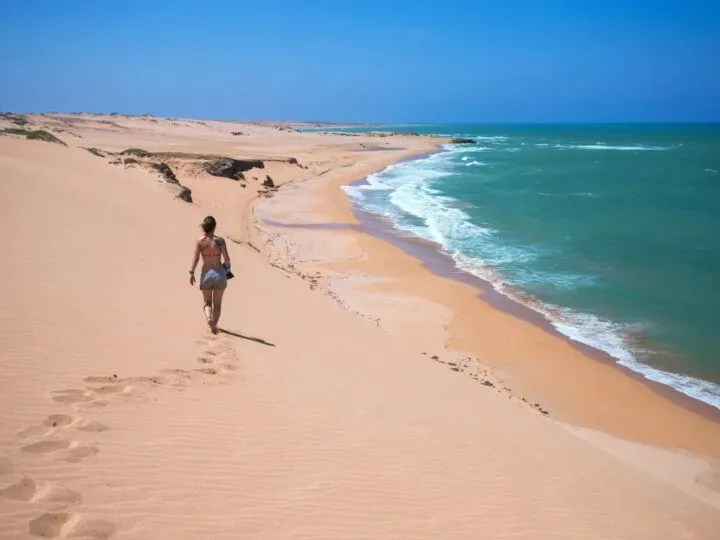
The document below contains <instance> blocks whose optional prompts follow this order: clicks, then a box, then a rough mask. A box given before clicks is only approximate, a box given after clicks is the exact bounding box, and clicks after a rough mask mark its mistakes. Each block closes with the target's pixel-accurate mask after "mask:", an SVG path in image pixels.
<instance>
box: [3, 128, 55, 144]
mask: <svg viewBox="0 0 720 540" xmlns="http://www.w3.org/2000/svg"><path fill="white" fill-rule="evenodd" d="M2 133H7V134H8V135H22V136H25V138H26V139H29V140H31V141H33V140H34V141H45V142H51V143H56V144H62V145H63V146H67V144H65V143H64V142H63V141H62V140H60V139H58V138H57V137H56V136H55V135H53V134H52V133H49V132H47V131H45V130H44V129H37V130H34V131H28V130H27V129H22V128H5V129H4V130H2Z"/></svg>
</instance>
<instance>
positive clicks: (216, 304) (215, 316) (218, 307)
mask: <svg viewBox="0 0 720 540" xmlns="http://www.w3.org/2000/svg"><path fill="white" fill-rule="evenodd" d="M224 292H225V289H213V290H212V305H213V308H212V325H211V328H213V331H217V325H218V321H219V320H220V312H221V311H222V298H223V293H224Z"/></svg>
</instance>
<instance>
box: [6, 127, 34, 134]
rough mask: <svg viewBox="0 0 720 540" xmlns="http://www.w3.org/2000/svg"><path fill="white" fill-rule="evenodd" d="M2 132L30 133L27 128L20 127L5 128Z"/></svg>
mask: <svg viewBox="0 0 720 540" xmlns="http://www.w3.org/2000/svg"><path fill="white" fill-rule="evenodd" d="M2 132H3V133H7V134H8V135H27V134H28V133H30V132H29V131H28V130H27V129H20V128H5V129H3V131H2Z"/></svg>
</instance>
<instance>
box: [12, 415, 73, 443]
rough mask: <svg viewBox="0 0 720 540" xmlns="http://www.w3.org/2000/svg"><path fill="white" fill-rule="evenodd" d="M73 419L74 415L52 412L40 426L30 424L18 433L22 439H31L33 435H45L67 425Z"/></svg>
mask: <svg viewBox="0 0 720 540" xmlns="http://www.w3.org/2000/svg"><path fill="white" fill-rule="evenodd" d="M72 421H73V418H72V416H70V415H68V414H51V415H50V416H48V417H47V418H46V419H45V421H43V423H42V424H41V425H39V426H30V427H28V428H25V429H23V430H22V431H21V432H20V433H18V437H20V438H21V439H29V438H32V437H44V436H45V435H48V434H49V433H50V432H52V430H53V429H55V428H57V427H65V426H67V425H69V424H71V423H72Z"/></svg>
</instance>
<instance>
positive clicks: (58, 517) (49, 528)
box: [28, 512, 116, 538]
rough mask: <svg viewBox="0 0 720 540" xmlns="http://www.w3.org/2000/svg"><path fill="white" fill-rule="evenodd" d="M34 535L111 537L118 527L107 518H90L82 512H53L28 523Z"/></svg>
mask: <svg viewBox="0 0 720 540" xmlns="http://www.w3.org/2000/svg"><path fill="white" fill-rule="evenodd" d="M28 526H29V532H30V534H31V535H33V536H42V537H53V538H56V537H63V538H66V537H71V538H76V537H82V538H110V537H111V536H112V535H113V534H114V533H115V530H116V527H115V525H114V524H113V523H111V522H110V521H107V520H105V519H98V518H90V517H87V516H84V515H82V514H70V513H67V512H52V513H47V514H43V515H41V516H39V517H37V518H35V519H33V520H32V521H30V522H29V523H28Z"/></svg>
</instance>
